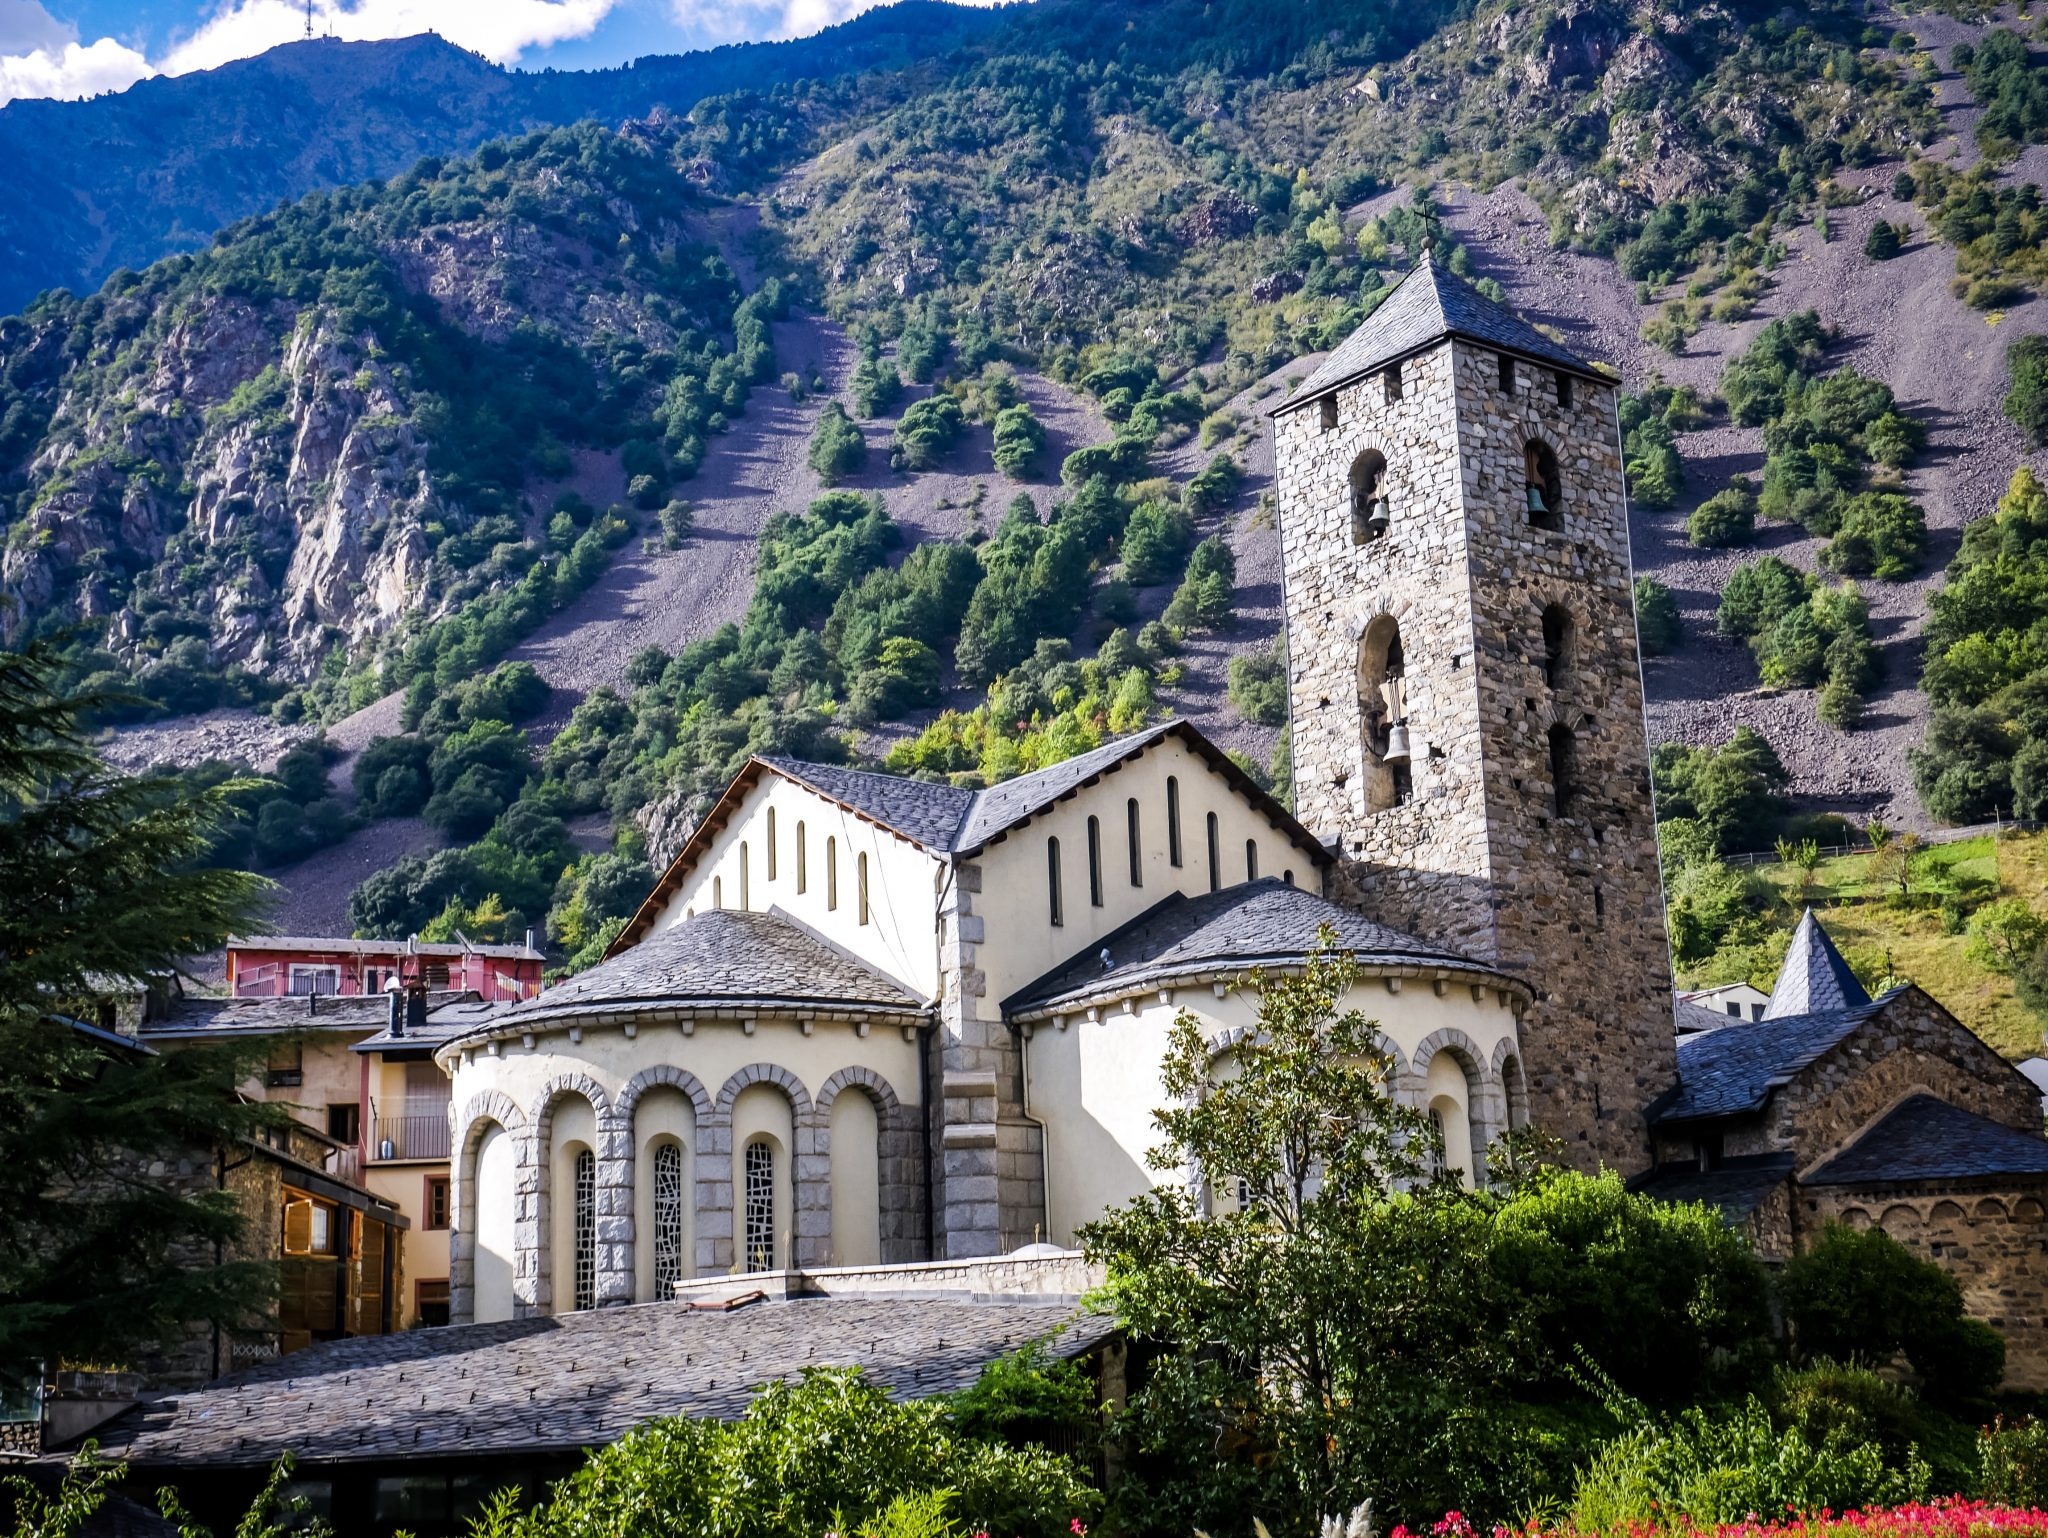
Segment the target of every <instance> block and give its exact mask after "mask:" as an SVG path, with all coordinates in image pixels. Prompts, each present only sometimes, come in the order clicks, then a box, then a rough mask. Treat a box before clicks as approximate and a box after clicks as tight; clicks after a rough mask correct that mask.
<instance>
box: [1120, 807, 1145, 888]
mask: <svg viewBox="0 0 2048 1538" xmlns="http://www.w3.org/2000/svg"><path fill="white" fill-rule="evenodd" d="M1124 834H1125V836H1126V837H1127V838H1128V839H1129V840H1130V845H1131V885H1132V886H1143V885H1144V884H1145V846H1144V844H1143V842H1142V841H1141V839H1140V838H1139V833H1138V798H1137V797H1136V796H1133V797H1131V798H1130V799H1129V800H1128V801H1126V802H1125V803H1124Z"/></svg>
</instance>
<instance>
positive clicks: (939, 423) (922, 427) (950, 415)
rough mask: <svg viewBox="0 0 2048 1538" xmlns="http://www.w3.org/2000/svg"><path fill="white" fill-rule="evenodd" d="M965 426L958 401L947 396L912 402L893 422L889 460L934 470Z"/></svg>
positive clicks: (911, 467)
mask: <svg viewBox="0 0 2048 1538" xmlns="http://www.w3.org/2000/svg"><path fill="white" fill-rule="evenodd" d="M849 425H850V424H849ZM966 425H967V417H966V414H965V413H964V412H962V411H961V409H960V402H958V401H957V400H955V399H954V398H953V397H952V396H950V395H930V396H927V397H925V399H923V400H921V401H915V402H913V403H912V404H911V406H910V407H909V409H908V410H906V411H905V412H904V413H903V420H902V421H900V422H898V423H897V424H896V437H895V442H894V447H893V448H892V449H891V451H890V455H889V458H890V462H891V463H892V464H893V465H895V466H896V468H898V469H902V470H936V469H937V468H938V466H939V462H940V461H941V460H943V459H944V458H945V457H946V455H947V453H948V452H949V451H950V450H951V449H952V447H953V445H954V444H955V443H957V442H959V440H960V434H961V431H962V430H963V429H964V428H965V427H966Z"/></svg>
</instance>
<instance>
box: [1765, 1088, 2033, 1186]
mask: <svg viewBox="0 0 2048 1538" xmlns="http://www.w3.org/2000/svg"><path fill="white" fill-rule="evenodd" d="M2016 1175H2035V1176H2048V1138H2043V1137H2042V1136H2041V1135H2040V1134H2039V1133H2038V1132H2022V1131H2020V1130H2019V1129H2017V1128H2015V1127H2008V1126H2006V1125H2005V1124H2004V1123H2002V1122H1995V1121H1992V1120H1991V1119H1990V1118H1989V1117H1985V1116H1979V1115H1977V1114H1976V1113H1975V1112H1974V1111H1966V1110H1964V1109H1963V1108H1962V1107H1961V1106H1958V1105H1950V1104H1949V1103H1948V1102H1947V1101H1945V1100H1937V1099H1936V1098H1935V1097H1934V1096H1932V1095H1914V1096H1913V1097H1912V1098H1911V1099H1908V1100H1905V1101H1902V1102H1900V1104H1899V1105H1897V1106H1896V1107H1894V1108H1893V1109H1892V1110H1891V1111H1890V1112H1888V1113H1887V1114H1886V1115H1885V1116H1884V1117H1883V1118H1882V1119H1881V1120H1879V1121H1878V1123H1877V1124H1876V1125H1875V1126H1873V1127H1872V1128H1870V1130H1869V1131H1867V1132H1865V1133H1864V1134H1863V1136H1861V1137H1859V1138H1858V1139H1857V1140H1856V1141H1855V1142H1853V1143H1851V1144H1850V1145H1849V1146H1848V1147H1847V1148H1845V1149H1843V1150H1842V1151H1841V1152H1840V1153H1838V1154H1836V1155H1835V1156H1834V1158H1832V1159H1830V1160H1828V1162H1827V1163H1825V1164H1823V1165H1822V1166H1821V1167H1820V1168H1819V1169H1817V1170H1815V1171H1814V1172H1813V1173H1812V1174H1810V1175H1808V1176H1807V1177H1806V1178H1805V1179H1804V1180H1803V1181H1802V1182H1801V1184H1803V1185H1817V1186H1863V1185H1893V1184H1897V1183H1899V1182H1902V1181H1914V1180H1976V1179H1986V1178H1994V1177H1995V1178H2003V1179H2010V1178H2012V1177H2013V1176H2016Z"/></svg>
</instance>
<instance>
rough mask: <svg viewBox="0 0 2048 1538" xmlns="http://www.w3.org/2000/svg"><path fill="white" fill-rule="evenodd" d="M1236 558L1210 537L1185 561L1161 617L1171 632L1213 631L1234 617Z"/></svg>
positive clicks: (1221, 541)
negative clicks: (1186, 565)
mask: <svg viewBox="0 0 2048 1538" xmlns="http://www.w3.org/2000/svg"><path fill="white" fill-rule="evenodd" d="M1236 582H1237V558H1236V557H1235V556H1233V555H1232V554H1231V553H1230V546H1229V545H1227V544H1225V543H1224V542H1223V540H1222V538H1221V537H1220V536H1218V535H1215V534H1211V535H1210V536H1209V537H1208V538H1207V539H1205V540H1203V541H1202V542H1201V543H1200V544H1199V545H1197V546H1195V550H1194V554H1192V555H1190V556H1189V557H1188V569H1187V574H1186V575H1185V576H1183V577H1182V578H1181V579H1180V586H1179V587H1177V588H1175V589H1174V592H1173V598H1172V601H1171V602H1169V603H1168V604H1167V606H1166V612H1165V614H1164V615H1163V616H1162V618H1164V619H1165V621H1166V623H1167V624H1169V625H1171V626H1172V627H1173V628H1174V629H1175V630H1178V631H1181V632H1186V631H1189V630H1217V629H1220V628H1222V627H1223V626H1224V625H1227V624H1229V623H1230V621H1231V620H1232V619H1233V618H1234V617H1235V616H1236V612H1237V608H1236V596H1237V589H1236Z"/></svg>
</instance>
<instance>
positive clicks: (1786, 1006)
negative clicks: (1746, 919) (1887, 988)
mask: <svg viewBox="0 0 2048 1538" xmlns="http://www.w3.org/2000/svg"><path fill="white" fill-rule="evenodd" d="M1869 1002H1870V995H1869V993H1868V992H1866V991H1865V990H1864V987H1863V984H1861V983H1859V982H1858V981H1856V974H1855V973H1854V972H1852V971H1850V970H1849V963H1848V962H1846V961H1844V960H1843V959H1842V953H1841V952H1840V951H1838V950H1836V949H1835V942H1834V941H1833V940H1831V939H1829V938H1828V932H1827V931H1826V930H1825V929H1823V928H1822V927H1821V922H1820V920H1819V919H1817V918H1815V917H1814V916H1813V910H1812V909H1811V908H1808V909H1807V910H1806V912H1805V913H1804V914H1803V915H1801V917H1800V920H1799V927H1798V928H1797V929H1795V930H1793V931H1792V944H1791V946H1790V947H1789V948H1788V949H1787V950H1786V952H1785V964H1784V965H1783V966H1782V967H1780V968H1779V969H1778V981H1777V983H1776V984H1775V985H1774V986H1773V987H1772V989H1771V1001H1770V1003H1768V1004H1766V1005H1765V1006H1764V1015H1763V1017H1764V1019H1766V1020H1777V1019H1782V1018H1784V1017H1786V1016H1788V1015H1817V1014H1823V1013H1826V1012H1828V1011H1830V1010H1837V1009H1854V1008H1856V1007H1857V1006H1858V1005H1862V1004H1868V1003H1869Z"/></svg>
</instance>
